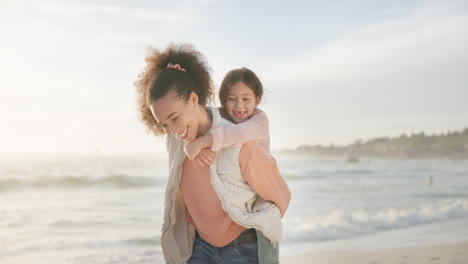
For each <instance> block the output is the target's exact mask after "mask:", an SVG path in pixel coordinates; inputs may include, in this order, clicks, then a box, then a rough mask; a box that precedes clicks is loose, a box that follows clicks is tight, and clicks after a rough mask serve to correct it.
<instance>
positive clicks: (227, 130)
mask: <svg viewBox="0 0 468 264" xmlns="http://www.w3.org/2000/svg"><path fill="white" fill-rule="evenodd" d="M262 95H263V86H262V83H261V82H260V80H259V79H258V77H257V75H255V73H254V72H253V71H251V70H249V69H247V68H240V69H234V70H231V71H230V72H228V73H227V74H226V76H225V77H224V79H223V82H222V83H221V88H220V91H219V99H220V101H221V109H220V110H221V113H222V115H223V117H224V118H226V119H228V120H230V121H231V122H233V123H236V124H237V125H235V126H231V127H218V128H216V129H214V130H213V131H212V133H211V134H209V135H205V136H202V137H199V138H197V139H196V140H194V141H192V142H191V143H188V144H187V145H186V146H185V152H186V154H187V156H188V157H189V158H190V159H194V158H196V160H197V162H198V164H199V165H200V166H204V165H210V164H211V163H213V158H212V157H213V156H212V155H208V154H206V155H203V154H204V153H202V155H198V154H199V153H200V152H201V151H202V149H204V148H211V151H218V150H220V149H221V148H228V147H233V146H240V145H242V144H243V143H245V142H247V141H251V140H257V141H259V142H260V143H261V144H262V145H263V146H264V147H265V148H266V149H267V150H268V152H270V137H269V132H268V131H269V129H268V123H269V122H268V117H267V116H266V114H265V113H264V112H263V111H262V110H260V109H258V108H256V107H257V106H258V105H259V104H260V101H261V99H262Z"/></svg>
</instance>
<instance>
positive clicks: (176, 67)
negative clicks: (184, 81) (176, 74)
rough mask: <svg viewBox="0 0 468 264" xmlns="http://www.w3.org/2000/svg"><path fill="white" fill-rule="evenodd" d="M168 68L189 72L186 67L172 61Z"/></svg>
mask: <svg viewBox="0 0 468 264" xmlns="http://www.w3.org/2000/svg"><path fill="white" fill-rule="evenodd" d="M166 68H171V69H176V70H179V71H183V72H187V71H186V70H185V69H184V68H182V67H180V65H179V64H172V63H170V62H169V63H168V64H167V67H166Z"/></svg>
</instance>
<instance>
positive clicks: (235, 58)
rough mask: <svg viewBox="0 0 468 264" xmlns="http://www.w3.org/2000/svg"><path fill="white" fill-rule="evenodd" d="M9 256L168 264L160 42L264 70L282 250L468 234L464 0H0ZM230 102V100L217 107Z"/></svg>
mask: <svg viewBox="0 0 468 264" xmlns="http://www.w3.org/2000/svg"><path fill="white" fill-rule="evenodd" d="M0 31H1V32H2V33H1V39H2V41H0V58H1V60H0V72H1V77H0V120H1V129H0V239H1V240H2V245H3V246H2V248H1V249H0V262H1V263H64V262H66V263H155V262H156V263H159V262H161V261H162V255H161V250H160V246H159V229H160V225H161V214H162V203H163V201H162V193H163V191H164V187H165V181H166V177H167V156H166V154H165V153H164V152H165V147H164V143H163V140H162V138H157V137H155V136H152V135H150V134H148V133H147V132H146V130H145V127H144V126H143V124H142V123H141V122H140V121H139V120H138V115H137V111H136V97H135V88H134V86H133V83H134V82H135V81H136V79H137V77H138V74H139V73H140V72H141V70H142V69H143V67H144V58H145V56H146V54H147V49H148V47H150V46H151V47H154V48H158V49H163V48H165V47H166V46H167V45H168V44H169V43H182V42H188V43H191V44H193V45H194V46H195V47H196V48H197V49H198V50H200V51H201V52H202V53H203V54H204V55H205V57H206V59H207V61H208V64H209V65H210V66H211V68H212V77H213V80H214V82H215V84H216V85H217V86H218V85H219V84H220V83H221V80H222V78H223V76H224V74H225V73H226V72H227V71H229V70H231V69H233V68H239V67H248V68H250V69H252V70H253V71H254V72H255V73H256V74H257V75H258V76H259V77H260V79H261V81H262V82H263V84H264V87H265V89H266V90H267V92H266V96H265V98H264V100H263V101H262V104H261V106H260V107H261V108H262V109H263V110H265V111H266V113H267V114H268V117H269V119H270V135H271V147H272V149H273V150H274V152H273V154H274V156H275V158H276V159H277V161H278V165H279V167H280V170H281V172H282V174H283V176H284V177H285V179H286V180H287V182H288V184H289V186H290V188H291V191H292V193H293V200H292V203H291V206H290V209H289V211H288V213H287V214H286V217H285V218H284V225H285V237H284V241H283V244H282V247H281V248H282V249H281V250H282V251H281V254H282V255H288V254H297V253H300V252H308V251H314V250H339V249H347V250H361V249H372V248H390V247H395V246H402V245H421V244H437V243H446V242H457V241H468V231H466V230H468V191H467V190H468V103H467V98H468V89H467V84H468V74H466V73H467V68H468V52H467V50H466V47H467V46H468V1H457V0H456V1H343V0H342V1H327V2H323V1H296V2H293V3H288V4H286V3H285V2H284V1H224V0H188V1H184V0H181V1H177V2H175V3H174V2H168V1H101V0H99V1H66V0H64V1H51V0H44V1H21V0H20V1H8V0H2V1H0ZM214 104H215V105H219V101H218V100H216V102H214Z"/></svg>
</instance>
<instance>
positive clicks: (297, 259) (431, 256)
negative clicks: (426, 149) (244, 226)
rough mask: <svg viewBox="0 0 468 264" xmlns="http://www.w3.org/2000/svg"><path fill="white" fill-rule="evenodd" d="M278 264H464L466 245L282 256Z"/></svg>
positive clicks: (453, 244) (454, 244)
mask: <svg viewBox="0 0 468 264" xmlns="http://www.w3.org/2000/svg"><path fill="white" fill-rule="evenodd" d="M281 263H282V264H300V263H304V264H309V263H310V264H313V263H320V264H338V263H340V264H341V263H346V264H387V263H392V264H423V263H431V264H468V242H462V243H451V244H441V245H431V246H419V247H408V248H395V249H383V250H372V251H353V252H326V253H325V252H324V253H311V254H305V255H300V256H283V257H281Z"/></svg>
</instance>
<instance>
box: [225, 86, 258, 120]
mask: <svg viewBox="0 0 468 264" xmlns="http://www.w3.org/2000/svg"><path fill="white" fill-rule="evenodd" d="M259 103H260V99H259V98H258V97H256V96H255V94H254V92H253V91H252V89H250V88H249V87H248V86H247V85H245V83H243V82H242V81H238V82H236V83H234V84H232V85H231V86H229V88H228V92H227V102H226V112H227V114H228V115H229V117H231V119H232V120H233V121H234V122H235V123H236V124H238V123H241V122H244V121H245V120H247V119H249V118H250V117H251V116H252V114H253V112H254V110H255V107H257V106H258V104H259Z"/></svg>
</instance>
